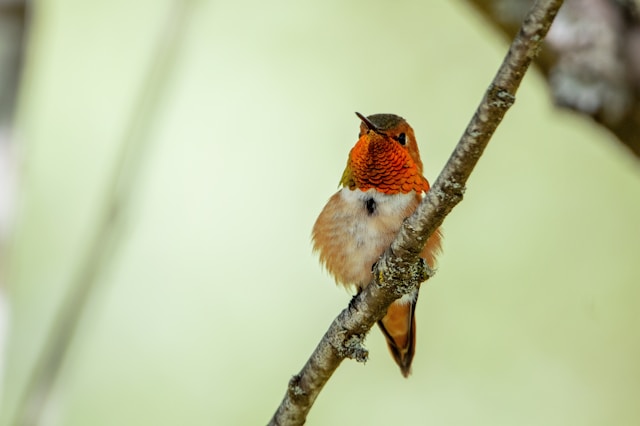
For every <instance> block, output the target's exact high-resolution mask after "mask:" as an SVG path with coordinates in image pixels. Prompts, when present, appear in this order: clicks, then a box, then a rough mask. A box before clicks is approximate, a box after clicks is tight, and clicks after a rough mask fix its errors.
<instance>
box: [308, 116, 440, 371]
mask: <svg viewBox="0 0 640 426" xmlns="http://www.w3.org/2000/svg"><path fill="white" fill-rule="evenodd" d="M356 115H357V116H358V118H359V119H360V120H361V123H360V132H359V134H358V141H357V142H356V144H355V146H354V147H353V148H352V149H351V151H350V152H349V158H348V159H347V166H346V168H345V170H344V173H343V174H342V179H340V184H339V186H340V187H341V188H340V190H339V191H338V192H337V193H335V194H334V195H333V196H332V197H331V198H330V199H329V201H328V202H327V204H326V205H325V207H324V208H323V209H322V212H321V213H320V216H318V219H317V220H316V222H315V225H314V226H313V232H312V240H313V251H314V252H317V253H318V254H319V257H320V263H321V264H322V265H323V266H324V267H325V268H326V269H327V271H328V272H329V273H330V274H331V275H332V276H333V277H334V278H335V280H336V282H337V284H339V285H342V286H344V287H346V288H347V289H355V290H356V291H357V292H360V291H362V289H363V288H364V287H366V286H367V285H368V284H369V283H370V282H371V280H372V279H373V274H372V268H373V265H374V264H375V263H376V262H377V261H378V259H379V258H380V256H381V255H382V254H383V253H384V251H385V250H386V249H387V247H389V246H390V245H391V242H392V241H393V240H394V238H395V237H396V235H397V233H398V231H399V230H400V227H401V226H402V222H403V221H404V219H405V218H407V217H408V216H410V215H411V214H412V213H413V212H414V211H415V209H416V208H417V207H418V204H420V201H421V200H422V198H423V196H424V194H425V193H426V192H427V191H428V190H429V182H428V181H427V179H426V178H425V177H424V176H423V175H422V161H421V160H420V152H419V150H418V144H417V142H416V138H415V135H414V132H413V129H412V128H411V126H410V125H409V123H407V121H406V120H405V119H404V118H402V117H400V116H397V115H395V114H374V115H369V116H367V117H365V116H363V115H362V114H360V113H358V112H356ZM441 238H442V235H441V233H440V230H437V231H436V232H435V233H434V234H433V235H432V236H431V237H429V239H428V240H427V243H426V245H425V248H424V250H423V251H422V253H421V257H422V258H423V259H424V260H425V262H426V263H427V265H429V266H430V267H431V268H435V261H436V256H437V255H438V254H439V253H440V241H441ZM418 291H419V288H416V289H414V290H413V291H412V292H411V293H409V294H406V295H404V296H402V297H401V298H399V299H398V300H396V301H394V302H393V303H392V304H391V306H389V309H388V310H387V313H386V315H385V316H384V317H383V318H382V319H381V320H380V321H378V326H379V327H380V329H381V330H382V334H383V335H384V337H385V338H386V341H387V345H388V347H389V351H390V352H391V356H392V357H393V359H394V360H395V362H396V363H397V364H398V366H399V367H400V371H401V373H402V375H403V376H404V377H408V376H409V374H410V373H411V362H412V361H413V356H414V353H415V346H416V321H415V310H416V302H417V301H418Z"/></svg>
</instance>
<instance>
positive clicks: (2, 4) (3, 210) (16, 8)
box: [0, 0, 27, 379]
mask: <svg viewBox="0 0 640 426" xmlns="http://www.w3.org/2000/svg"><path fill="white" fill-rule="evenodd" d="M26 26H27V4H26V2H25V1H24V0H0V379H1V378H2V370H3V368H4V350H5V341H6V333H7V328H8V327H7V325H8V324H7V322H8V317H9V314H8V310H9V304H8V301H7V299H6V294H5V286H6V284H5V282H4V280H5V262H6V256H5V248H6V245H7V241H8V239H9V234H10V232H11V224H12V222H13V211H14V205H15V188H16V172H17V164H16V154H15V153H16V147H15V142H14V139H13V118H14V112H15V108H16V97H17V92H18V83H19V81H20V73H21V70H22V61H23V56H24V55H23V52H24V39H25V37H24V35H25V31H26Z"/></svg>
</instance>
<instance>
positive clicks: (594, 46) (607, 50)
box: [467, 0, 640, 159]
mask: <svg viewBox="0 0 640 426" xmlns="http://www.w3.org/2000/svg"><path fill="white" fill-rule="evenodd" d="M467 1H468V2H469V3H470V4H471V5H473V6H474V7H476V8H477V9H478V10H479V11H481V12H482V14H483V15H484V16H485V17H486V18H487V20H488V22H489V23H490V24H491V25H493V26H495V27H496V28H497V29H498V30H500V31H501V32H502V33H503V34H504V35H505V36H506V37H507V38H509V39H511V38H512V37H513V35H514V34H515V33H516V31H518V25H519V23H520V21H521V19H522V16H524V14H525V13H526V11H527V10H528V8H529V7H530V6H531V3H532V0H467ZM535 64H536V66H538V68H539V69H540V70H541V71H542V73H543V74H544V75H545V77H546V79H547V83H548V85H549V90H550V92H551V96H552V98H553V100H554V102H555V103H556V105H558V106H560V107H563V108H568V109H570V110H573V111H575V112H576V113H578V114H580V115H582V116H583V117H588V118H591V119H593V120H594V121H595V122H596V123H598V124H599V125H600V126H602V127H603V128H604V129H607V130H609V131H610V132H611V133H612V134H613V135H615V137H616V138H617V139H618V140H619V141H620V142H621V143H622V144H623V145H624V146H626V147H627V148H628V149H629V150H630V151H631V152H632V153H633V154H634V155H635V156H636V157H637V158H638V159H640V0H567V1H566V3H565V5H564V7H563V8H562V11H561V12H560V14H559V15H558V19H556V20H555V22H554V24H553V26H552V27H551V29H550V30H549V35H548V37H547V38H546V41H545V43H544V45H543V48H542V52H541V54H540V56H539V57H538V58H537V59H536V61H535Z"/></svg>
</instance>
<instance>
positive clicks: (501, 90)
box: [269, 0, 563, 426]
mask: <svg viewBox="0 0 640 426" xmlns="http://www.w3.org/2000/svg"><path fill="white" fill-rule="evenodd" d="M562 3H563V1H562V0H538V1H537V2H536V3H535V5H534V6H533V8H532V9H531V11H530V12H529V14H528V15H527V17H526V18H525V21H524V23H523V24H522V27H521V29H520V32H519V33H518V35H517V36H516V38H515V39H514V41H513V43H512V44H511V47H510V48H509V52H508V53H507V56H506V57H505V59H504V61H503V62H502V65H501V66H500V69H499V70H498V72H497V74H496V76H495V77H494V79H493V81H492V82H491V85H490V86H489V88H488V90H487V92H486V93H485V95H484V98H483V99H482V102H481V103H480V106H479V107H478V109H477V110H476V113H475V115H474V116H473V118H472V119H471V122H470V123H469V125H468V126H467V129H466V130H465V132H464V134H463V135H462V137H461V139H460V141H459V142H458V145H457V146H456V148H455V150H454V152H453V154H452V155H451V157H450V158H449V160H448V162H447V164H446V165H445V167H444V169H443V171H442V172H441V173H440V176H438V178H437V179H436V181H435V183H434V185H433V187H432V188H431V190H430V191H429V192H428V193H427V195H426V196H425V198H424V200H423V201H422V203H421V205H420V206H419V207H418V209H416V212H415V213H414V214H413V215H412V216H411V217H410V218H408V219H407V220H406V221H405V223H404V224H403V226H402V228H401V229H400V232H399V234H398V236H397V237H396V239H395V241H394V242H393V243H392V244H391V247H389V249H387V251H386V252H385V253H384V255H383V256H382V257H381V258H380V260H379V261H378V263H377V264H376V266H375V268H374V280H373V281H372V283H371V284H369V285H368V286H367V287H365V289H364V290H363V291H362V292H361V293H360V294H359V295H358V297H356V298H355V299H354V300H353V301H352V302H351V303H350V305H349V307H347V308H346V309H344V310H343V311H342V312H341V313H340V314H339V315H338V317H337V318H336V319H335V320H334V321H333V323H332V324H331V326H330V327H329V330H328V331H327V332H326V333H325V335H324V336H323V337H322V340H321V341H320V343H319V344H318V346H317V347H316V349H315V350H314V352H313V353H312V354H311V357H310V358H309V360H308V361H307V363H306V364H305V366H304V367H303V368H302V370H301V371H300V373H298V374H296V375H295V376H293V378H292V379H291V380H290V382H289V386H288V388H287V392H286V394H285V396H284V399H283V400H282V403H281V404H280V406H279V407H278V409H277V411H276V412H275V414H274V415H273V418H272V419H271V421H270V422H269V425H279V426H285V425H286V426H290V425H302V424H304V422H305V420H306V417H307V414H308V413H309V410H310V409H311V406H312V405H313V403H314V401H315V399H316V398H317V396H318V394H319V393H320V391H321V390H322V388H323V387H324V385H325V384H326V383H327V381H328V380H329V378H330V377H331V375H332V374H333V372H334V371H335V370H336V368H338V366H339V365H340V363H341V362H342V360H343V359H345V358H353V359H356V360H358V361H363V360H366V358H367V351H366V349H365V348H364V347H362V339H363V338H364V336H365V335H366V333H367V332H368V331H369V330H370V329H371V327H372V326H373V325H374V324H375V323H376V322H377V321H378V320H379V319H380V318H382V317H383V316H384V314H385V313H386V311H387V309H388V307H389V305H390V304H391V303H392V302H393V301H394V300H396V299H397V298H398V297H400V296H402V295H403V294H405V293H407V292H409V291H411V290H412V289H413V288H414V287H415V286H416V285H419V283H420V282H422V281H424V280H425V279H426V278H428V276H429V275H430V271H424V266H423V264H422V263H421V262H419V254H420V252H421V251H422V248H423V247H424V244H425V242H426V241H427V239H428V237H429V236H430V235H431V234H432V233H433V232H434V231H435V230H436V229H437V228H438V227H439V226H440V225H441V224H442V222H443V220H444V218H445V217H446V216H447V215H448V214H449V212H450V211H451V210H452V209H453V208H454V207H455V206H456V205H457V204H458V203H459V202H460V201H461V200H462V196H463V194H464V190H465V184H466V182H467V179H468V178H469V175H470V174H471V172H472V171H473V168H474V167H475V165H476V163H477V162H478V160H479V159H480V156H481V155H482V152H483V151H484V149H485V147H486V146H487V144H488V142H489V140H490V139H491V136H492V135H493V133H494V131H495V129H496V128H497V127H498V125H499V124H500V122H501V121H502V118H503V117H504V115H505V113H506V112H507V110H508V109H509V107H511V105H513V103H514V101H515V94H516V91H517V90H518V87H519V86H520V82H521V81H522V78H523V77H524V74H525V72H526V71H527V69H528V67H529V65H530V64H531V61H532V59H533V58H534V57H535V56H536V54H537V53H538V50H539V49H540V45H541V43H542V40H543V39H544V37H545V36H546V34H547V31H548V30H549V27H550V26H551V23H552V22H553V19H554V18H555V16H556V14H557V13H558V10H559V8H560V6H561V5H562ZM425 272H426V274H425Z"/></svg>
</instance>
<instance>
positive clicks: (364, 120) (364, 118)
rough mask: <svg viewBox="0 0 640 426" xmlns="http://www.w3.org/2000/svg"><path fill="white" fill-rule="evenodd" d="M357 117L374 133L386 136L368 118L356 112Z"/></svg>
mask: <svg viewBox="0 0 640 426" xmlns="http://www.w3.org/2000/svg"><path fill="white" fill-rule="evenodd" d="M356 115H357V116H358V118H359V119H360V120H362V122H363V123H364V125H365V126H367V128H368V129H369V130H371V131H373V132H376V133H377V134H379V135H383V136H386V135H385V134H384V133H383V132H382V131H381V130H380V129H378V128H377V127H376V126H375V124H373V123H372V122H371V121H369V119H368V118H367V117H365V116H364V115H362V114H360V113H359V112H357V111H356Z"/></svg>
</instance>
